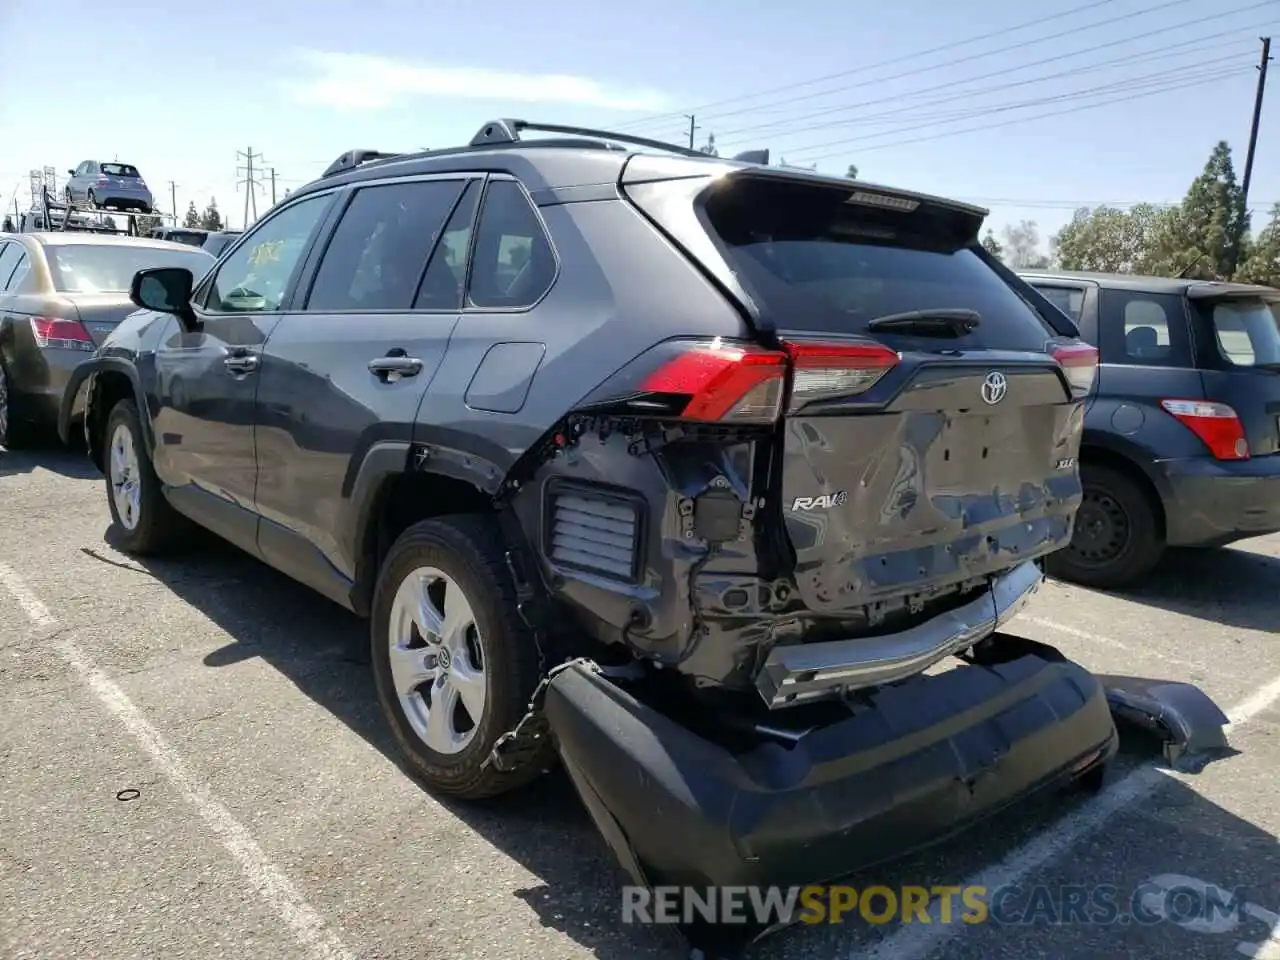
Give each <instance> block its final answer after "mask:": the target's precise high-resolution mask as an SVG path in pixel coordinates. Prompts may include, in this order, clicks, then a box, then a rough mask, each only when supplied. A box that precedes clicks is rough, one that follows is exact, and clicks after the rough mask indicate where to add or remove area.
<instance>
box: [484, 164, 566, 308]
mask: <svg viewBox="0 0 1280 960" xmlns="http://www.w3.org/2000/svg"><path fill="white" fill-rule="evenodd" d="M555 278H556V258H555V253H554V252H553V251H552V249H551V242H550V241H549V240H548V239H547V235H546V233H545V231H544V230H543V229H542V220H541V218H540V217H539V216H538V214H537V212H536V211H534V209H533V206H532V205H531V204H530V203H529V198H528V197H526V196H525V194H524V191H523V190H522V189H521V188H520V185H519V184H518V183H515V182H514V181H511V180H494V181H493V182H491V183H490V184H489V186H488V189H486V190H485V192H484V201H483V205H482V206H481V208H480V220H479V222H478V224H477V225H476V238H475V246H474V248H473V252H472V259H471V285H470V287H469V288H468V291H467V298H468V302H469V303H470V305H471V306H473V307H489V308H494V309H504V308H505V309H519V308H522V307H529V306H532V305H533V304H535V303H537V302H538V301H539V300H541V299H542V296H543V294H545V293H546V292H547V291H548V290H549V289H550V288H551V284H552V282H553V281H554V280H555Z"/></svg>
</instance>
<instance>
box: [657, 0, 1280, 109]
mask: <svg viewBox="0 0 1280 960" xmlns="http://www.w3.org/2000/svg"><path fill="white" fill-rule="evenodd" d="M1191 2H1193V0H1164V2H1162V3H1158V4H1155V5H1154V6H1150V7H1144V8H1142V9H1141V10H1134V11H1131V12H1129V13H1125V14H1121V15H1120V16H1118V17H1112V18H1110V19H1108V20H1099V21H1097V22H1095V23H1089V24H1084V25H1082V26H1078V27H1071V28H1070V29H1067V30H1060V31H1058V32H1057V33H1051V34H1047V35H1046V36H1043V37H1036V38H1034V39H1032V40H1023V41H1021V42H1019V43H1014V44H1009V45H1008V46H1004V47H997V48H996V49H994V50H986V51H983V52H981V53H972V54H968V55H967V56H963V57H958V58H949V59H947V60H946V61H944V62H942V63H936V64H932V65H930V66H925V67H917V68H914V69H912V70H906V71H903V72H901V73H895V74H890V75H888V76H885V77H875V78H872V79H869V80H862V81H859V82H858V83H855V84H848V85H845V86H841V87H836V88H834V89H831V90H820V91H817V92H815V93H807V94H801V95H797V96H793V97H787V98H785V99H783V100H781V101H777V102H775V103H766V104H755V105H753V106H749V107H739V108H737V109H735V110H728V111H720V112H719V113H718V114H712V116H713V118H723V117H730V116H737V115H739V114H743V113H750V112H752V111H756V110H765V109H770V108H773V107H786V106H790V105H791V104H794V103H799V102H800V101H803V100H813V99H815V98H817V97H826V96H830V95H831V94H833V93H838V92H841V91H843V90H850V89H855V88H857V87H865V86H869V85H870V84H873V83H888V82H889V81H891V80H902V79H906V78H908V77H914V76H919V75H920V74H922V73H931V72H934V71H937V70H942V69H947V68H951V67H954V66H957V65H959V64H962V63H971V62H973V61H975V60H983V59H986V58H989V57H994V56H997V55H999V54H1002V53H1012V52H1013V51H1015V50H1023V49H1026V48H1027V47H1032V46H1035V45H1037V44H1041V43H1047V42H1048V41H1050V40H1060V39H1062V38H1063V37H1069V36H1074V35H1075V34H1078V33H1083V32H1085V31H1086V30H1096V29H1097V28H1099V27H1106V26H1111V25H1112V24H1116V23H1121V22H1124V21H1126V20H1133V19H1135V18H1137V17H1143V16H1146V15H1147V14H1149V13H1158V12H1160V11H1162V10H1168V9H1170V8H1172V7H1178V6H1182V5H1183V4H1187V3H1191ZM1273 2H1274V0H1263V2H1261V3H1258V4H1257V5H1256V6H1257V7H1263V6H1268V5H1270V4H1271V3H1273ZM1095 6H1101V4H1100V3H1094V4H1090V5H1088V6H1086V7H1085V8H1083V9H1090V8H1091V7H1095ZM1249 9H1254V8H1249ZM1073 12H1074V13H1079V12H1081V10H1080V9H1077V10H1074V11H1067V13H1063V14H1058V15H1056V16H1054V17H1052V18H1049V19H1060V18H1061V17H1063V16H1066V15H1067V14H1068V13H1073ZM1237 12H1239V11H1237ZM1217 16H1218V17H1221V16H1223V14H1222V13H1219V14H1217ZM1039 22H1041V23H1043V22H1045V21H1044V20H1041V21H1039ZM1193 22H1199V21H1193ZM1033 25H1035V24H1034V23H1033V24H1024V25H1023V26H1024V27H1026V26H1033ZM1187 25H1188V24H1183V26H1187ZM1014 29H1020V28H1014ZM1007 32H1009V31H1008V30H1005V31H996V32H995V33H994V34H988V35H986V36H984V37H981V38H975V39H988V38H989V37H990V36H999V35H1000V34H1001V33H1007ZM1132 39H1133V38H1130V40H1132ZM971 42H974V41H973V40H970V41H959V42H957V43H955V44H947V45H945V46H942V47H936V48H934V49H932V50H927V51H925V52H924V53H917V54H912V55H910V56H903V57H897V58H894V59H892V60H886V61H881V62H880V63H876V64H870V65H867V66H863V67H856V68H854V69H852V70H845V71H842V72H840V73H836V74H830V75H828V76H827V77H820V78H817V79H815V80H808V81H802V82H801V83H797V84H788V85H786V86H783V87H779V88H775V91H774V92H777V91H784V90H788V89H793V88H795V87H799V86H806V85H808V84H812V83H818V82H821V81H823V80H829V79H835V78H840V77H845V76H852V75H854V74H858V73H865V72H866V71H868V70H872V69H876V68H878V67H882V66H888V65H890V64H893V63H899V62H904V61H908V60H918V59H919V58H920V57H923V56H926V55H928V54H931V53H938V52H941V51H944V50H950V49H954V48H955V47H957V46H963V45H965V44H967V43H971ZM762 95H763V94H756V96H762ZM743 99H746V98H745V97H737V98H731V99H730V100H727V101H720V103H722V104H723V103H731V102H734V101H735V100H743ZM711 106H714V105H704V106H702V107H699V108H698V113H699V114H700V115H702V116H704V117H705V116H706V111H707V110H709V109H710V107H711ZM635 122H636V123H640V122H642V121H635Z"/></svg>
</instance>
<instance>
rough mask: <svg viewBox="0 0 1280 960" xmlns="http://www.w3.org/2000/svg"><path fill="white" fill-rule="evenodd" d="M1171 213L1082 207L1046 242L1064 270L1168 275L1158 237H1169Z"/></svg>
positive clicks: (1146, 207)
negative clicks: (1159, 248) (1158, 246)
mask: <svg viewBox="0 0 1280 960" xmlns="http://www.w3.org/2000/svg"><path fill="white" fill-rule="evenodd" d="M1173 220H1174V217H1173V214H1172V212H1171V211H1165V210H1160V209H1159V208H1158V207H1154V206H1152V205H1151V204H1149V203H1141V204H1138V205H1137V206H1135V207H1133V208H1132V209H1131V210H1129V211H1128V212H1126V211H1124V210H1117V209H1116V208H1115V207H1106V206H1103V207H1095V208H1093V209H1090V208H1088V207H1081V208H1080V209H1079V210H1077V211H1076V212H1075V215H1074V216H1073V217H1072V218H1071V222H1070V223H1068V224H1067V225H1066V226H1065V227H1063V228H1062V229H1061V230H1059V231H1058V232H1057V233H1056V234H1055V235H1054V236H1053V238H1052V240H1050V241H1049V243H1050V247H1051V249H1052V250H1053V254H1054V256H1055V257H1056V258H1057V261H1058V263H1059V264H1060V265H1061V266H1062V268H1063V269H1064V270H1096V271H1098V272H1100V273H1155V274H1161V273H1170V272H1176V268H1175V269H1173V270H1172V271H1171V269H1170V268H1171V267H1172V264H1171V263H1168V262H1163V261H1162V260H1161V259H1160V256H1159V251H1158V250H1157V249H1156V247H1157V243H1156V241H1157V240H1158V238H1160V237H1163V236H1166V235H1168V234H1169V233H1170V232H1171V225H1172V224H1173Z"/></svg>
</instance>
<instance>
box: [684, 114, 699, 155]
mask: <svg viewBox="0 0 1280 960" xmlns="http://www.w3.org/2000/svg"><path fill="white" fill-rule="evenodd" d="M685 116H686V117H688V118H689V149H690V150H692V149H693V135H694V133H695V132H696V131H697V129H698V122H697V120H696V118H695V117H694V115H693V114H692V113H686V114H685Z"/></svg>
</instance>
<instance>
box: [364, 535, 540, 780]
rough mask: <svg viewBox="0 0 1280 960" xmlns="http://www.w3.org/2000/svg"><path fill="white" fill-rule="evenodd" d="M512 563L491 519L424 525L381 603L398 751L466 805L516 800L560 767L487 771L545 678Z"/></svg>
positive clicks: (397, 564) (378, 620)
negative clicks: (514, 794) (504, 797)
mask: <svg viewBox="0 0 1280 960" xmlns="http://www.w3.org/2000/svg"><path fill="white" fill-rule="evenodd" d="M505 557H506V552H505V549H504V545H503V541H502V537H501V535H500V532H499V529H498V527H497V524H496V522H494V520H493V519H492V518H491V517H488V516H485V515H465V516H453V517H444V518H440V519H435V520H424V521H422V522H420V523H417V524H414V525H413V526H411V527H410V528H409V529H408V530H406V531H405V532H404V533H403V534H401V535H400V537H399V539H397V540H396V542H395V544H394V545H393V546H392V547H391V550H390V552H389V553H388V555H387V557H386V560H385V561H384V563H383V565H382V570H381V571H380V572H379V574H378V584H377V588H376V590H375V592H374V601H373V616H372V618H371V623H370V652H371V655H372V660H373V672H374V679H375V681H376V683H377V690H378V699H379V702H380V703H381V706H382V710H383V713H384V715H385V716H386V718H387V721H388V723H389V724H390V726H391V731H392V734H393V736H394V737H395V740H396V744H397V746H398V747H399V749H400V751H401V753H402V754H403V755H404V757H405V759H406V761H407V763H408V765H409V768H410V770H411V771H412V772H413V773H414V775H415V776H417V778H418V779H419V780H421V781H422V783H423V784H424V785H425V786H427V787H428V788H429V789H432V790H435V791H437V792H439V793H441V794H444V795H447V796H452V797H458V798H461V799H471V800H474V799H480V798H483V797H491V796H495V795H497V794H501V793H506V792H508V791H510V790H513V789H515V788H517V787H520V786H523V785H524V784H526V783H528V782H529V781H530V780H532V779H534V778H535V777H537V776H538V775H539V774H540V773H542V772H543V771H544V770H545V769H547V768H548V767H549V766H550V764H551V762H552V754H551V751H550V746H549V745H547V746H546V747H545V748H544V752H543V753H542V754H540V755H539V756H537V757H534V758H532V759H531V760H530V761H529V762H528V763H527V764H523V765H521V767H520V768H518V769H516V770H513V771H509V772H503V771H498V770H495V769H493V768H492V767H486V766H485V761H486V760H487V759H488V758H489V756H490V754H491V753H492V751H493V746H494V743H495V742H496V741H497V739H498V738H499V737H500V736H501V735H502V734H504V733H506V732H507V731H508V730H510V729H511V728H512V727H514V726H515V725H516V723H517V722H518V721H519V720H520V718H521V717H522V716H523V715H524V712H525V709H526V708H527V706H528V703H529V698H530V696H531V695H532V693H533V690H534V688H535V687H536V686H537V683H538V678H539V671H540V663H539V657H538V650H537V646H536V644H535V642H534V638H533V636H532V635H531V634H530V632H529V630H528V629H527V628H526V627H525V625H524V623H523V622H522V621H521V619H520V616H519V614H518V613H517V612H516V600H515V589H514V586H513V584H512V582H511V574H510V571H509V570H508V569H507V566H506V559H505Z"/></svg>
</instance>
